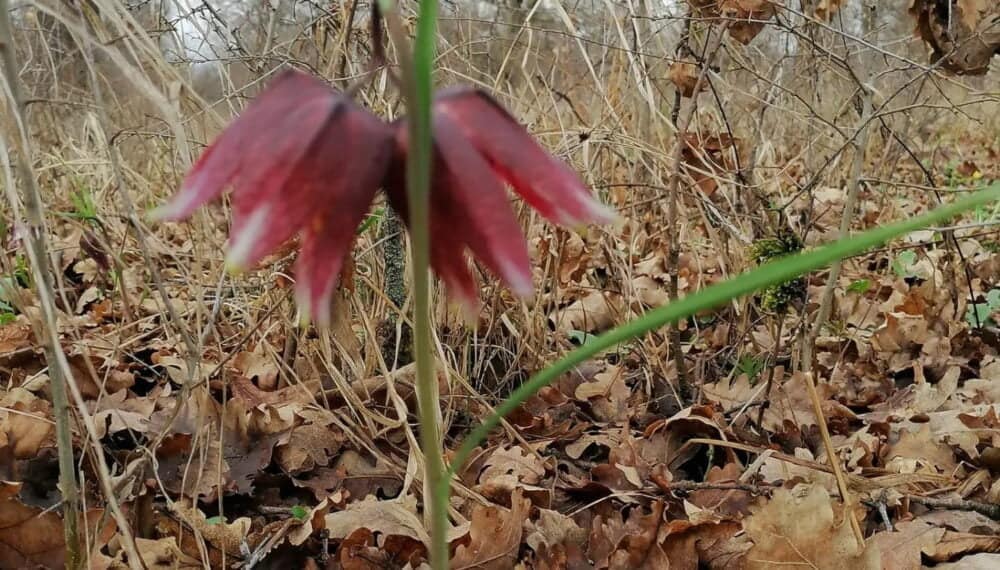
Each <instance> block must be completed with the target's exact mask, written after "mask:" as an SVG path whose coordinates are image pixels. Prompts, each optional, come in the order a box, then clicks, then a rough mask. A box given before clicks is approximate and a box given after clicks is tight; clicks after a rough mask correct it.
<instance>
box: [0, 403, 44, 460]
mask: <svg viewBox="0 0 1000 570" xmlns="http://www.w3.org/2000/svg"><path fill="white" fill-rule="evenodd" d="M0 408H2V409H3V411H0V446H3V445H9V446H11V451H12V452H13V454H14V459H31V458H32V457H35V456H37V455H38V450H39V449H40V448H41V447H42V446H43V445H44V446H46V447H54V446H55V440H54V437H53V431H54V427H55V426H54V424H53V420H51V419H50V417H51V415H52V405H51V404H49V402H48V401H46V400H43V399H41V398H38V397H36V396H35V395H34V394H32V393H31V392H29V391H27V390H25V389H24V388H14V389H12V390H11V391H10V392H7V393H6V394H5V395H4V397H3V398H2V399H0Z"/></svg>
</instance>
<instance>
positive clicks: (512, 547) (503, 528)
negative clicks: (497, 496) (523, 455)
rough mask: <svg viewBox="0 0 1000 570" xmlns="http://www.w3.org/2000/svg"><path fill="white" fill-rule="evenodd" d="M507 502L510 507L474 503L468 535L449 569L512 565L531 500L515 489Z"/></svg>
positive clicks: (490, 569) (486, 569)
mask: <svg viewBox="0 0 1000 570" xmlns="http://www.w3.org/2000/svg"><path fill="white" fill-rule="evenodd" d="M510 503H511V508H510V509H504V508H503V507H499V506H496V505H490V506H484V505H476V507H475V508H474V509H473V511H472V519H471V521H470V523H471V524H470V525H469V534H468V538H467V539H463V540H462V542H460V543H459V545H458V547H457V548H456V549H455V555H454V556H453V557H452V559H451V568H453V569H454V570H464V569H468V568H477V569H484V570H505V569H507V568H512V567H513V566H514V563H515V562H516V561H517V552H518V549H519V548H520V546H521V535H522V533H523V530H522V529H523V526H524V522H525V521H526V520H527V518H528V509H529V508H530V507H531V501H529V500H528V499H527V498H525V497H523V496H522V495H521V492H520V491H518V490H515V491H514V492H513V493H512V494H511V497H510Z"/></svg>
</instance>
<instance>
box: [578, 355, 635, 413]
mask: <svg viewBox="0 0 1000 570" xmlns="http://www.w3.org/2000/svg"><path fill="white" fill-rule="evenodd" d="M631 395H632V392H631V391H630V390H629V389H628V386H627V385H626V384H625V369H624V368H623V367H621V366H608V368H607V369H606V370H605V371H604V372H601V373H598V374H596V375H595V376H594V380H593V381H591V382H584V383H582V384H580V385H579V386H577V387H576V393H575V394H574V396H576V399H577V400H588V401H590V405H591V408H592V409H593V411H594V415H595V416H597V418H598V419H599V420H602V421H605V422H627V421H628V419H629V417H630V415H631V414H630V412H629V406H628V399H629V397H630V396H631Z"/></svg>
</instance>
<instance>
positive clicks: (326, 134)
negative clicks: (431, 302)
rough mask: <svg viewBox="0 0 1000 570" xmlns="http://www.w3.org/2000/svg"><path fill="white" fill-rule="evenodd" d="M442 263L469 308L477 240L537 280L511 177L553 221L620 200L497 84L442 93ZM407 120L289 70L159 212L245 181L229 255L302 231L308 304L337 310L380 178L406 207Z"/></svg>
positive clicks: (434, 232) (437, 187) (437, 255)
mask: <svg viewBox="0 0 1000 570" xmlns="http://www.w3.org/2000/svg"><path fill="white" fill-rule="evenodd" d="M432 115H433V137H434V153H433V157H434V165H433V179H432V181H431V194H430V225H431V227H430V234H431V264H432V266H433V269H434V271H435V272H436V273H437V274H438V276H439V277H441V278H442V280H443V281H444V282H445V283H446V284H447V285H448V289H449V291H450V292H451V293H452V294H453V295H455V296H457V297H458V298H459V299H460V300H461V301H462V302H463V303H464V304H465V305H466V306H469V307H472V306H475V305H476V304H477V302H478V294H479V291H478V286H477V284H476V280H475V278H474V277H473V276H472V273H471V272H470V270H469V265H468V261H467V258H466V251H467V250H468V251H469V252H471V254H472V256H473V257H475V258H476V259H478V260H480V261H481V262H482V263H483V264H484V265H485V266H486V267H487V268H488V269H489V270H490V271H491V272H492V273H493V274H495V275H497V276H498V277H500V278H501V279H502V280H503V282H504V283H506V284H507V285H508V286H509V287H510V288H511V289H513V290H514V292H515V293H518V294H520V295H527V294H529V293H530V292H531V290H532V282H531V265H530V258H529V255H528V248H527V244H526V242H525V239H524V235H523V234H522V232H521V228H520V225H519V224H518V221H517V218H516V217H515V216H514V212H513V209H512V208H511V206H510V203H509V202H508V199H507V193H506V191H505V190H504V183H507V184H509V185H510V186H511V187H513V189H514V190H515V192H517V193H518V194H520V195H521V196H522V197H523V198H524V199H525V200H526V201H527V202H528V203H529V204H530V205H532V206H533V207H534V208H536V209H537V210H538V211H539V212H540V213H541V214H542V215H544V216H545V217H547V218H549V219H550V220H552V221H554V222H557V223H560V224H569V225H579V224H583V223H587V222H607V221H609V220H610V219H612V217H613V213H612V212H611V210H609V209H607V208H606V207H604V206H602V205H601V204H600V203H598V202H597V201H596V200H594V198H593V197H592V196H591V195H590V192H589V191H588V190H587V188H586V187H585V186H584V185H583V183H582V182H581V181H580V180H579V178H578V177H577V176H576V175H575V174H574V173H573V172H572V171H571V170H570V169H569V168H568V167H567V166H566V165H565V164H563V163H562V162H560V161H559V160H557V159H556V158H554V157H553V156H551V155H550V154H548V153H547V152H546V151H545V150H544V149H543V148H542V147H541V146H540V145H539V144H538V143H537V142H535V140H534V139H533V138H532V137H531V135H530V134H528V132H527V131H526V130H525V129H524V127H522V126H521V125H520V124H518V122H517V121H516V120H515V119H514V118H513V117H511V116H510V114H508V113H507V112H506V111H505V110H504V109H503V108H502V107H501V106H500V105H499V104H498V103H496V102H495V101H494V100H493V99H492V98H490V97H489V96H488V95H486V94H485V93H482V92H480V91H477V90H472V89H453V90H447V91H443V92H442V93H441V95H440V96H438V97H437V98H436V99H435V102H434V107H433V113H432ZM406 154H407V132H406V128H405V123H404V122H403V121H397V123H395V124H394V125H391V126H390V125H388V124H386V123H384V122H383V121H381V120H380V119H378V118H377V117H375V116H374V115H372V114H370V113H369V112H367V111H365V110H364V109H362V108H361V107H359V106H357V105H356V104H355V103H353V102H352V101H351V100H350V99H349V98H348V97H345V96H344V95H343V94H341V93H339V92H337V91H336V90H334V89H332V88H331V87H329V86H328V85H326V84H325V83H323V82H322V81H320V80H319V79H316V78H314V77H312V76H310V75H307V74H305V73H301V72H298V71H286V72H283V73H282V74H281V75H279V76H278V77H277V79H275V80H274V81H273V82H272V83H271V85H269V86H268V88H267V89H265V90H264V92H263V93H261V94H260V95H259V96H258V97H257V98H256V99H255V100H254V101H253V102H252V103H251V104H250V105H248V106H247V108H246V110H244V111H243V113H242V114H241V115H240V116H239V117H238V118H237V119H236V120H235V121H233V123H232V124H231V125H230V126H229V127H227V128H226V130H225V131H223V133H222V134H221V135H220V136H219V137H218V138H217V139H216V140H215V141H214V142H213V143H212V145H211V146H209V148H208V149H207V150H206V151H205V153H204V154H203V155H202V156H201V158H200V159H199V160H198V162H197V163H196V164H195V166H194V168H192V170H191V172H190V173H189V174H188V175H187V177H186V179H185V180H184V184H183V186H182V188H181V191H180V192H179V193H178V194H177V195H176V196H175V197H174V198H173V200H172V201H171V202H170V203H168V204H167V205H165V206H163V207H162V208H160V209H159V210H157V211H156V212H155V213H154V216H156V217H158V218H160V219H167V220H180V219H184V218H186V217H188V216H190V215H191V214H192V213H193V212H194V210H195V209H197V208H198V207H199V206H202V205H204V204H206V203H207V202H209V201H212V200H214V199H216V198H219V197H220V196H221V195H222V193H223V192H225V191H226V190H227V189H229V188H231V189H232V207H233V223H232V231H231V236H230V244H229V248H228V253H227V257H226V260H227V264H228V265H229V266H230V267H234V268H245V267H248V266H251V265H253V264H254V263H256V262H257V261H259V260H260V259H261V258H263V257H264V256H265V255H267V254H268V253H269V252H271V251H272V250H274V249H275V248H277V247H278V246H279V245H281V244H282V243H283V242H285V241H287V240H288V239H289V238H291V237H293V236H295V235H296V234H299V235H300V236H301V251H300V253H299V258H298V261H297V265H296V279H297V285H296V290H297V295H298V300H299V304H300V309H301V310H302V312H303V314H304V315H308V316H311V317H313V318H315V319H317V320H319V321H320V322H324V321H326V320H327V319H329V316H330V313H329V305H330V298H331V294H332V292H333V288H334V286H335V284H336V281H337V277H338V275H339V273H340V270H341V268H342V266H343V263H344V257H345V256H346V255H348V253H349V251H350V248H351V246H352V245H353V242H354V237H355V232H356V229H357V227H358V226H359V225H360V223H361V221H362V219H363V217H364V215H365V213H366V212H367V211H368V208H369V206H370V204H371V202H372V199H373V198H374V196H375V193H376V192H377V190H378V188H379V186H380V185H383V186H385V188H386V190H387V192H388V194H389V199H390V202H391V203H392V205H393V207H394V208H395V209H396V210H397V211H398V212H400V213H401V214H402V215H403V217H404V219H405V218H406V217H407V215H408V212H407V199H406Z"/></svg>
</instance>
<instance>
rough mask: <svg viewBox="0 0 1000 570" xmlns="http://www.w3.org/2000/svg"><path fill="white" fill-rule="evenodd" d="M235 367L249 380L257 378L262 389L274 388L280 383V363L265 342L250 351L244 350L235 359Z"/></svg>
mask: <svg viewBox="0 0 1000 570" xmlns="http://www.w3.org/2000/svg"><path fill="white" fill-rule="evenodd" d="M233 367H234V368H236V370H237V371H239V373H240V374H241V375H242V376H243V377H244V378H247V379H249V380H253V379H254V378H256V379H257V386H260V389H261V390H264V391H270V390H274V389H275V388H276V387H277V385H278V365H277V363H276V362H275V361H274V358H273V357H272V356H271V353H270V352H269V351H268V350H267V346H266V344H265V343H263V342H260V343H258V344H257V346H256V347H255V348H254V349H253V351H252V352H250V351H243V352H241V353H239V354H237V355H236V358H235V359H233Z"/></svg>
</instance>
